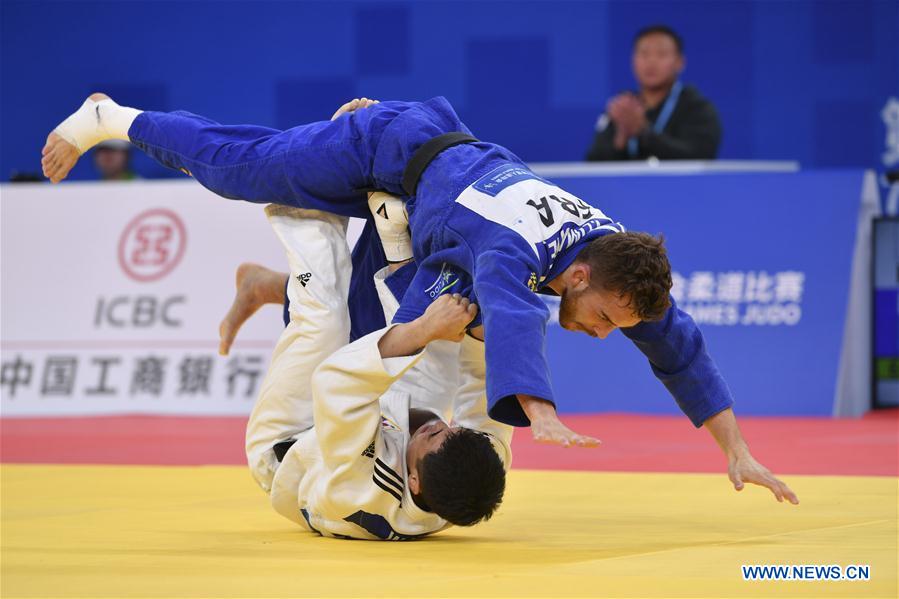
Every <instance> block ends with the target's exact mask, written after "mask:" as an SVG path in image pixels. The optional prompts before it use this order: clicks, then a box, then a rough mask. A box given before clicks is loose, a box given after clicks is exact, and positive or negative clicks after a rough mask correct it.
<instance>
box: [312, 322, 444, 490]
mask: <svg viewBox="0 0 899 599" xmlns="http://www.w3.org/2000/svg"><path fill="white" fill-rule="evenodd" d="M390 328H392V327H387V328H384V329H382V330H380V331H376V332H374V333H371V334H370V335H366V336H365V337H362V338H361V339H357V340H356V341H355V342H353V343H351V344H349V345H346V346H344V347H343V348H341V349H339V350H337V351H336V352H335V353H334V354H332V355H331V356H330V357H329V358H328V359H326V360H325V361H324V362H323V363H322V364H321V365H320V366H319V367H318V368H317V369H316V371H315V373H314V374H313V376H312V394H313V412H314V418H315V430H316V437H317V439H318V444H319V448H320V449H321V455H322V459H323V461H324V464H325V467H326V468H327V469H328V470H329V471H330V472H331V476H330V482H329V484H328V487H329V490H328V496H329V497H328V499H326V501H329V502H332V503H333V502H334V500H335V499H337V498H338V497H339V496H340V492H339V487H340V485H341V483H342V482H343V481H344V480H346V481H352V480H354V479H355V480H358V478H359V471H358V469H359V468H365V469H368V470H371V469H372V467H373V466H372V461H371V460H370V459H369V458H366V457H365V456H364V455H363V453H364V452H365V450H366V448H367V447H368V446H369V445H370V444H371V443H372V441H373V440H375V438H376V436H377V435H378V433H379V431H380V430H381V406H380V404H379V402H378V398H379V397H380V396H381V395H382V394H383V393H384V392H385V391H387V389H388V388H389V387H390V386H391V385H392V384H393V382H394V381H396V380H397V379H398V378H400V377H401V376H402V375H403V374H404V373H405V372H406V371H407V370H408V369H409V368H411V367H412V366H413V365H415V364H416V363H417V362H418V361H419V360H421V359H422V357H423V356H424V355H425V352H426V351H427V350H424V351H422V352H420V353H418V354H416V355H414V356H403V357H397V358H381V353H380V351H379V350H378V341H380V339H381V337H383V336H384V335H385V334H386V333H387V331H389V330H390Z"/></svg>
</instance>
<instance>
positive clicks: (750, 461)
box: [727, 453, 799, 505]
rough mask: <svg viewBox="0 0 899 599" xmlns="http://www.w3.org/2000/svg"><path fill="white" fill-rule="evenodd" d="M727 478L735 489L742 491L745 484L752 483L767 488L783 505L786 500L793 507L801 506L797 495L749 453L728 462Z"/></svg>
mask: <svg viewBox="0 0 899 599" xmlns="http://www.w3.org/2000/svg"><path fill="white" fill-rule="evenodd" d="M727 477H728V478H729V479H730V482H732V483H733V485H734V489H736V490H737V491H742V490H743V486H744V483H752V484H754V485H759V486H760V487H767V488H768V489H770V490H771V492H772V493H774V497H776V498H777V500H778V501H779V502H781V503H783V500H784V499H786V500H787V501H789V502H790V503H792V504H793V505H799V498H798V497H796V493H794V492H793V491H792V489H790V487H788V486H787V484H786V483H785V482H783V481H782V480H780V479H779V478H777V477H776V476H774V475H773V474H771V471H770V470H768V469H767V468H765V467H764V466H762V465H761V464H759V463H758V462H757V461H756V460H755V458H754V457H752V456H751V455H750V454H749V453H745V454H742V455H737V456H734V457H732V458H731V459H729V460H728V464H727Z"/></svg>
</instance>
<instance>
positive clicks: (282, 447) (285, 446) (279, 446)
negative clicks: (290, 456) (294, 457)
mask: <svg viewBox="0 0 899 599" xmlns="http://www.w3.org/2000/svg"><path fill="white" fill-rule="evenodd" d="M296 442H297V440H296V439H288V440H287V441H281V442H280V443H275V446H274V447H272V450H273V451H274V452H275V457H276V458H278V462H279V463H280V462H283V461H284V456H286V455H287V451H288V450H289V449H290V448H291V447H293V444H294V443H296Z"/></svg>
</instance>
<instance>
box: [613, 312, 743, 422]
mask: <svg viewBox="0 0 899 599" xmlns="http://www.w3.org/2000/svg"><path fill="white" fill-rule="evenodd" d="M621 332H622V333H624V335H625V336H626V337H628V338H629V339H630V340H631V341H633V342H634V345H636V346H637V348H638V349H639V350H640V351H641V352H643V354H644V355H645V356H646V357H647V358H649V364H650V366H651V367H652V372H653V374H655V375H656V377H657V378H658V379H659V380H660V381H662V384H664V385H665V387H667V389H668V391H669V392H670V393H671V395H673V396H674V400H675V401H676V402H677V405H678V406H680V409H681V410H682V411H683V412H684V414H686V415H687V417H688V418H689V419H690V421H691V422H692V423H693V426H695V427H696V428H699V427H701V426H702V423H703V422H705V421H706V420H707V419H709V418H711V417H712V416H714V415H715V414H717V413H718V412H721V411H722V410H725V409H727V408H729V407H731V406H732V405H733V403H734V400H733V398H732V397H731V393H730V389H728V388H727V383H726V382H725V381H724V377H723V376H722V375H721V372H720V371H719V370H718V367H717V366H716V365H715V362H714V361H713V360H712V357H711V356H710V355H709V353H708V351H706V347H705V341H704V340H703V338H702V333H701V332H700V330H699V327H698V326H696V323H695V322H694V321H693V319H692V318H691V317H690V315H689V314H687V313H686V312H684V311H683V310H681V309H680V308H678V307H677V305H676V304H675V303H674V298H672V299H671V307H670V308H669V309H668V312H666V313H665V316H664V318H662V320H659V321H656V322H642V323H640V324H638V325H637V326H635V327H630V328H623V329H621Z"/></svg>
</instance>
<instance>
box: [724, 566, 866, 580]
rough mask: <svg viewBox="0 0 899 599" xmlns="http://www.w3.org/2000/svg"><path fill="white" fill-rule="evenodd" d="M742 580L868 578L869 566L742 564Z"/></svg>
mask: <svg viewBox="0 0 899 599" xmlns="http://www.w3.org/2000/svg"><path fill="white" fill-rule="evenodd" d="M740 568H741V569H742V570H743V580H870V579H871V566H869V565H868V564H857V565H848V566H845V567H843V566H840V565H838V564H767V565H759V564H750V565H747V564H744V565H742V566H741V567H740Z"/></svg>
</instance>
